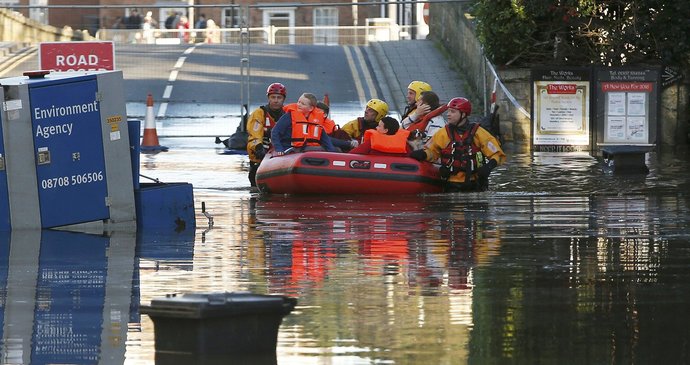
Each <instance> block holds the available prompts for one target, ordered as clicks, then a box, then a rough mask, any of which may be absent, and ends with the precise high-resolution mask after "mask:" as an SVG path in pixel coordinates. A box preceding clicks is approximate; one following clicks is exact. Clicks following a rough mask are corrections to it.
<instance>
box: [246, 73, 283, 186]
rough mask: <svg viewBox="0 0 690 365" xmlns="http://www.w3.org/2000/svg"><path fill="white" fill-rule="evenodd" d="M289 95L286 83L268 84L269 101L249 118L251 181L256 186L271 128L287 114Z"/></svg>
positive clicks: (269, 143)
mask: <svg viewBox="0 0 690 365" xmlns="http://www.w3.org/2000/svg"><path fill="white" fill-rule="evenodd" d="M286 96H287V89H286V88H285V85H283V84H281V83H279V82H274V83H272V84H270V85H268V88H267V89H266V97H267V98H268V103H267V104H266V105H262V106H260V107H258V108H256V110H254V111H253V112H252V114H251V115H250V116H249V119H247V134H248V137H247V153H248V154H249V183H250V184H251V186H256V179H255V177H256V170H257V169H258V168H259V164H260V163H261V160H262V159H263V158H264V156H265V155H266V152H267V151H268V149H269V148H270V147H271V130H272V129H273V127H274V126H275V125H276V123H277V122H278V119H280V117H282V116H283V114H285V111H284V110H283V104H284V103H285V97H286Z"/></svg>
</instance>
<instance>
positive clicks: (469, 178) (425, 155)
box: [410, 98, 506, 192]
mask: <svg viewBox="0 0 690 365" xmlns="http://www.w3.org/2000/svg"><path fill="white" fill-rule="evenodd" d="M447 113H448V125H446V127H445V128H444V129H442V130H440V131H438V132H436V134H434V136H433V137H432V138H431V141H429V142H428V143H427V147H426V148H425V149H421V150H416V151H413V152H412V153H411V154H410V157H412V158H415V159H417V160H420V161H423V160H427V161H435V160H436V159H438V158H440V159H441V167H440V169H439V170H440V173H441V177H442V178H443V179H444V180H446V185H445V190H446V191H450V192H455V191H484V190H486V189H488V187H489V175H490V174H491V170H493V169H494V168H495V167H496V166H498V165H500V164H502V163H503V162H504V160H505V158H506V155H505V153H503V150H502V149H501V145H500V143H499V142H498V140H497V139H496V137H494V136H493V135H491V133H489V132H488V131H487V130H485V129H484V128H482V127H481V126H479V124H476V123H470V122H469V121H468V120H467V117H468V116H469V115H470V113H472V104H471V103H470V101H469V100H467V99H465V98H453V99H451V100H450V101H449V102H448V112H447Z"/></svg>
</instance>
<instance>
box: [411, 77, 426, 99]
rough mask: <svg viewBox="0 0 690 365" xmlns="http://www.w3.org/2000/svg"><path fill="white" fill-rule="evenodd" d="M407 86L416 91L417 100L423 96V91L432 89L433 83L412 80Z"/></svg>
mask: <svg viewBox="0 0 690 365" xmlns="http://www.w3.org/2000/svg"><path fill="white" fill-rule="evenodd" d="M407 88H408V89H410V90H412V91H414V92H415V96H414V100H415V101H417V100H419V98H421V97H422V92H424V91H431V85H429V84H427V83H426V82H424V81H412V82H410V84H409V85H407Z"/></svg>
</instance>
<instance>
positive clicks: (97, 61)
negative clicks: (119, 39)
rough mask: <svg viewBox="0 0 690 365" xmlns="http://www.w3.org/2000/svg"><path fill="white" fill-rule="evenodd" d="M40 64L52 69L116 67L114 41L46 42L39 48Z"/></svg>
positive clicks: (82, 69)
mask: <svg viewBox="0 0 690 365" xmlns="http://www.w3.org/2000/svg"><path fill="white" fill-rule="evenodd" d="M38 66H39V67H40V68H41V69H42V70H52V71H94V70H114V69H115V48H114V46H113V42H46V43H41V44H40V46H39V48H38Z"/></svg>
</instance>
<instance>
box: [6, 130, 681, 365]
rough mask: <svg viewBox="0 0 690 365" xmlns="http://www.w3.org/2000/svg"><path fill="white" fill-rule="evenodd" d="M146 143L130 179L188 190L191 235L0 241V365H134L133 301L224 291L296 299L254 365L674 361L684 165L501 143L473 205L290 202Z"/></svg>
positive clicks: (142, 319)
mask: <svg viewBox="0 0 690 365" xmlns="http://www.w3.org/2000/svg"><path fill="white" fill-rule="evenodd" d="M161 144H165V145H167V146H169V147H170V151H169V152H166V153H159V154H156V155H142V158H141V174H142V175H145V176H147V177H152V178H156V179H159V180H160V181H162V182H190V183H192V184H193V185H194V195H195V202H196V210H197V227H196V230H188V231H184V232H177V233H176V232H164V233H161V232H146V231H144V232H138V233H136V234H135V233H133V232H113V233H112V234H110V235H109V236H108V235H106V236H102V235H86V234H75V233H69V232H53V231H44V232H28V233H27V232H19V233H12V234H11V235H7V236H5V237H2V242H1V243H2V244H0V264H2V265H0V288H2V289H5V290H2V291H1V292H2V294H4V297H3V298H2V299H3V300H2V302H1V303H2V306H3V311H2V320H3V337H2V338H3V342H2V363H77V364H79V363H84V364H86V363H96V362H100V363H108V364H111V363H124V364H154V363H155V359H156V355H155V350H154V343H155V342H154V341H155V333H154V328H153V323H152V321H151V319H150V318H149V317H148V316H147V315H144V314H141V312H140V306H141V305H148V304H149V303H150V302H151V300H152V299H153V298H159V297H163V296H165V295H166V294H171V293H191V292H231V291H250V292H253V293H257V294H280V295H286V296H290V297H295V298H297V300H298V305H297V307H296V308H295V310H294V311H293V312H292V313H291V314H289V315H288V316H286V317H285V318H284V320H283V323H282V325H281V327H280V331H279V335H278V345H277V351H276V356H275V358H272V357H271V358H269V359H268V360H265V361H260V362H254V363H261V364H264V363H266V364H280V365H287V364H300V365H301V364H464V363H473V364H506V363H516V364H555V363H569V364H601V363H605V364H648V363H662V364H665V363H674V364H679V363H688V362H690V330H688V329H689V328H690V311H689V310H688V309H690V270H689V268H690V240H689V237H690V228H688V222H689V221H690V197H689V196H688V191H689V190H688V188H689V187H690V185H689V181H690V176H688V173H687V166H688V165H687V162H688V158H687V153H686V152H675V153H674V152H669V153H664V154H661V153H660V154H657V153H651V154H648V165H649V167H650V173H649V174H636V175H618V174H612V173H610V172H608V171H605V170H604V169H603V164H602V162H601V159H598V158H594V157H591V156H589V155H586V154H530V153H528V152H521V151H516V150H511V149H510V147H507V148H506V149H507V150H508V154H509V161H508V162H507V163H506V164H505V165H503V166H501V167H499V168H498V169H497V170H496V171H495V173H494V174H492V188H491V190H490V191H488V192H484V193H470V194H467V193H465V194H460V193H458V194H433V195H424V196H376V197H356V196H346V197H338V196H311V197H297V196H260V195H258V194H256V193H253V192H250V190H249V188H248V181H247V178H246V169H247V161H246V156H238V155H225V154H222V150H221V149H219V148H217V145H214V144H213V141H212V140H211V139H209V138H186V139H185V138H170V139H162V140H161ZM145 180H146V179H145V178H142V181H145ZM202 202H203V203H204V205H205V208H206V212H207V213H208V214H209V215H210V216H212V219H213V224H212V225H211V224H210V220H209V218H207V217H206V216H204V214H202V212H201V204H202ZM10 247H11V249H10ZM3 281H4V284H5V285H4V286H3V285H2V284H3ZM167 360H168V361H162V360H161V358H160V357H159V361H158V363H159V364H163V363H175V359H172V360H171V359H170V358H167ZM225 360H227V361H226V362H225V363H237V362H232V361H233V360H236V358H235V357H233V356H229V357H227V358H226V359H225ZM179 361H180V362H179V363H183V362H184V361H187V360H186V358H185V357H184V356H182V355H180V357H179ZM187 363H192V362H187ZM242 363H252V362H251V361H249V362H242Z"/></svg>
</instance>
